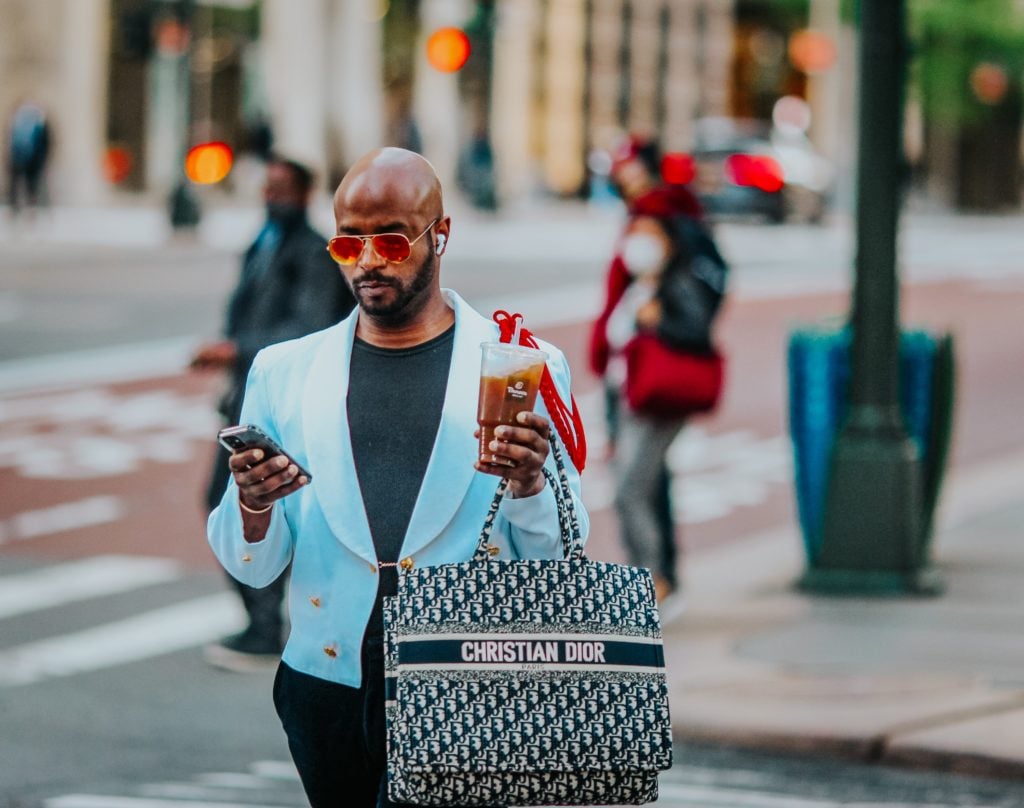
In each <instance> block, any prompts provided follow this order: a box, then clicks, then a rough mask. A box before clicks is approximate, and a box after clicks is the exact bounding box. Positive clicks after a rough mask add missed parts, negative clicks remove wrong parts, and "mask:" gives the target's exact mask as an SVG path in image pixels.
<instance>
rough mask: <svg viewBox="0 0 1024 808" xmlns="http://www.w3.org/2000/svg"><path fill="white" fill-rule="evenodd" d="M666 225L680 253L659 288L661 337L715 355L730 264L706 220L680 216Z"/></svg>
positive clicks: (670, 265)
mask: <svg viewBox="0 0 1024 808" xmlns="http://www.w3.org/2000/svg"><path fill="white" fill-rule="evenodd" d="M665 224H666V226H667V230H668V232H669V234H670V236H671V237H672V241H673V244H674V245H675V249H676V252H675V255H674V256H673V258H672V260H671V262H670V263H669V265H668V267H667V269H666V270H665V273H664V275H663V276H662V279H661V283H660V285H659V288H658V300H659V301H660V302H661V306H662V315H663V316H662V322H661V325H660V326H659V327H658V336H659V337H660V338H661V339H662V340H664V341H665V342H666V343H667V344H669V345H671V346H672V347H675V348H681V349H685V350H692V351H698V352H702V353H706V352H710V351H711V346H712V335H711V329H712V326H713V324H714V321H715V317H716V315H717V314H718V310H719V308H720V307H721V304H722V299H723V298H724V297H725V288H726V282H727V280H728V276H729V265H728V264H727V263H726V262H725V259H724V258H722V254H721V253H720V252H719V251H718V246H717V245H716V244H715V240H714V237H713V236H712V235H711V232H710V231H709V230H708V228H707V227H706V226H705V225H704V224H703V223H702V222H700V221H698V220H696V219H694V218H692V217H690V216H681V215H680V216H673V217H671V218H669V219H667V220H665Z"/></svg>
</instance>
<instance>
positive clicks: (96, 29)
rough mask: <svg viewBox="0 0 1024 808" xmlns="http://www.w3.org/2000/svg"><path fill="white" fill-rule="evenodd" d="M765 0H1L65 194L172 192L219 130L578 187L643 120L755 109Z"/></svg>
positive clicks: (683, 142) (669, 122) (3, 33)
mask: <svg viewBox="0 0 1024 808" xmlns="http://www.w3.org/2000/svg"><path fill="white" fill-rule="evenodd" d="M759 2H760V3H761V5H762V6H765V7H770V6H771V5H772V4H771V3H770V2H768V0H759ZM838 2H839V0H814V3H813V4H812V5H813V6H815V7H817V8H818V9H819V14H820V9H821V8H824V7H826V6H835V7H836V9H837V8H838ZM757 5H758V4H757V2H754V0H0V15H2V17H3V19H4V21H5V25H4V26H3V27H2V28H0V69H3V71H4V76H5V82H4V84H3V87H2V88H0V110H3V111H5V113H8V114H9V111H10V110H11V109H12V108H13V106H14V105H15V104H16V102H17V100H18V99H20V98H25V97H31V98H33V99H34V100H36V101H37V102H38V103H41V104H42V105H43V106H44V107H45V108H46V109H47V110H48V111H49V112H50V115H51V119H52V123H53V128H54V132H55V141H56V147H55V150H54V160H53V164H52V167H51V168H52V170H51V189H52V193H51V195H52V196H53V197H54V199H55V200H56V201H58V202H61V203H64V204H89V203H96V202H98V201H102V200H104V199H108V200H109V199H112V198H115V197H116V196H117V195H119V194H123V193H136V194H139V193H141V194H143V195H148V196H151V197H153V198H154V199H159V198H162V197H163V196H164V195H166V194H167V193H169V192H170V191H171V190H172V189H173V188H174V187H175V185H176V184H178V183H180V182H181V161H182V156H183V154H184V151H185V150H186V148H187V147H188V146H189V145H192V144H194V143H196V142H201V141H203V140H209V139H221V140H226V141H227V142H229V143H230V144H231V145H232V146H233V147H235V148H236V150H238V151H241V152H247V151H249V152H255V151H259V149H260V144H263V145H265V141H266V140H268V139H270V138H272V142H273V145H274V148H275V149H276V150H278V151H280V152H282V153H284V154H287V155H290V156H293V157H295V158H296V159H299V160H303V161H305V162H307V163H309V164H311V165H312V166H314V167H315V168H316V169H317V170H318V173H319V174H320V175H321V176H323V177H324V178H325V181H326V183H328V184H330V183H332V182H334V181H335V180H337V179H338V178H339V177H340V175H341V174H342V173H343V172H344V170H345V168H346V167H347V166H348V165H350V164H351V162H352V161H353V160H354V159H355V158H356V157H357V156H358V155H360V154H362V153H364V152H365V151H367V150H368V149H370V148H373V147H374V146H376V145H379V144H381V143H394V144H399V145H404V146H409V147H412V148H416V149H418V150H420V151H422V152H423V153H424V154H425V155H426V156H427V157H428V158H429V159H430V160H431V161H432V162H433V163H434V164H435V166H436V167H437V168H438V171H439V173H440V174H441V176H442V179H443V180H445V181H446V183H447V184H449V185H451V184H452V182H453V180H455V179H456V178H457V177H460V176H461V174H460V166H461V165H463V164H464V162H465V160H466V155H467V153H468V152H467V150H468V149H469V148H470V147H471V146H474V145H476V146H479V145H481V144H483V145H485V146H486V150H485V151H480V150H479V149H478V150H477V151H476V152H474V154H484V155H485V159H486V160H489V161H490V163H489V166H488V169H489V170H490V171H491V173H492V176H493V178H494V181H495V185H496V187H497V189H498V192H499V196H500V198H501V200H502V202H514V201H515V200H517V199H524V198H529V197H530V196H531V195H533V194H536V193H538V192H540V193H551V194H556V195H573V194H578V193H581V192H583V191H585V189H586V186H587V179H588V176H587V175H588V168H587V166H588V155H589V154H590V153H591V152H592V151H593V150H595V149H606V148H610V147H613V146H614V145H615V143H616V142H617V141H619V140H620V139H621V138H622V137H623V136H624V135H625V134H626V133H643V134H648V135H651V136H654V137H658V138H659V139H660V140H661V141H662V143H663V144H664V145H665V146H666V147H668V148H671V149H685V148H687V147H688V146H689V144H690V142H691V138H692V132H693V123H694V121H695V120H696V119H697V118H700V117H705V116H719V115H726V116H728V115H735V114H737V113H738V112H743V111H745V110H746V109H748V108H749V107H750V104H749V103H748V101H749V98H748V95H749V93H750V92H751V89H750V87H749V86H748V85H749V83H750V82H749V80H747V79H744V78H743V77H742V76H741V75H739V72H738V70H739V67H738V66H741V65H742V64H744V58H745V57H744V53H743V49H744V48H746V47H748V45H749V40H750V35H751V24H753V25H754V27H755V28H756V27H757V25H761V24H762V23H759V22H757V20H758V16H757V14H753V16H751V13H750V9H751V8H754V7H756V6H757ZM837 13H838V12H837V11H836V14H837ZM836 19H838V18H837V17H836ZM751 20H753V23H751ZM449 25H452V26H459V27H463V28H465V29H466V30H467V32H469V33H470V34H471V38H472V40H473V42H474V53H473V55H472V56H471V62H472V60H474V59H475V60H477V61H476V62H472V64H471V65H469V66H467V68H466V69H464V70H463V71H461V72H459V73H453V74H446V73H441V72H439V71H437V70H435V69H434V68H432V67H431V66H430V65H429V64H428V63H427V60H426V57H425V47H424V45H425V41H426V38H427V36H428V35H429V34H430V33H431V32H433V31H435V30H436V29H437V28H439V27H442V26H449ZM784 34H785V32H782V35H783V36H784ZM775 58H777V59H779V60H781V61H785V53H782V54H781V55H780V54H776V57H775ZM783 67H785V65H783ZM780 69H781V68H780ZM780 75H781V74H780ZM786 81H787V80H786V79H785V77H783V78H779V79H778V80H777V81H776V85H777V86H775V87H768V88H767V89H765V88H761V89H762V90H763V91H764V92H768V93H773V92H777V93H781V92H783V91H784V90H785V87H786ZM223 188H224V192H225V193H230V192H231V189H232V184H231V182H230V181H228V182H226V183H224V185H223Z"/></svg>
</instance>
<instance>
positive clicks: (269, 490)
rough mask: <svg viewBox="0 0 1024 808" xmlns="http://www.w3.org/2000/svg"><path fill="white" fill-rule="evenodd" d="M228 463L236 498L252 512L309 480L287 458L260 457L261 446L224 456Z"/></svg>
mask: <svg viewBox="0 0 1024 808" xmlns="http://www.w3.org/2000/svg"><path fill="white" fill-rule="evenodd" d="M228 466H229V467H230V468H231V472H232V474H233V475H234V478H235V485H237V486H238V498H239V500H240V501H241V503H242V504H243V505H245V506H246V507H247V508H251V509H252V510H254V511H258V510H262V509H263V508H266V507H267V506H269V505H273V504H274V503H275V502H277V500H279V499H281V498H283V497H286V496H288V495H289V494H291V493H293V492H295V491H298V490H299V489H300V488H302V486H304V485H305V484H306V483H308V482H309V480H308V478H307V477H306V476H305V475H302V476H299V469H298V467H297V466H296V465H295V464H294V463H292V461H291V460H290V459H289V458H288V457H286V456H285V455H276V456H275V457H272V458H270V459H269V460H264V459H263V450H262V449H247V450H246V451H244V452H236V453H235V454H233V455H231V457H230V458H229V459H228ZM243 513H245V511H243Z"/></svg>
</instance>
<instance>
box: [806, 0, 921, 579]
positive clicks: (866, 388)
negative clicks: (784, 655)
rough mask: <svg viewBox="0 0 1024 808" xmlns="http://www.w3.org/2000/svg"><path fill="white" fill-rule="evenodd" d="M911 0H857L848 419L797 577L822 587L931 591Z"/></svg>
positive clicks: (833, 455) (836, 448) (844, 424)
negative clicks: (916, 374) (911, 235)
mask: <svg viewBox="0 0 1024 808" xmlns="http://www.w3.org/2000/svg"><path fill="white" fill-rule="evenodd" d="M906 61H907V42H906V29H905V0H860V59H859V63H860V70H859V73H860V93H859V100H860V112H859V153H858V166H857V256H856V262H855V268H856V277H855V280H854V289H853V301H852V313H851V318H850V326H851V330H852V336H853V341H852V347H851V363H852V368H851V370H852V375H851V379H850V387H849V391H848V404H849V407H848V410H847V417H846V420H845V422H844V423H843V426H842V428H841V429H840V431H839V434H838V436H837V438H836V441H835V445H834V447H833V451H832V456H831V461H830V466H829V479H828V483H827V493H826V499H825V514H824V522H823V525H822V542H821V547H820V550H819V552H818V554H817V557H816V558H814V559H812V560H811V564H810V567H809V569H808V571H807V573H806V575H805V576H804V578H803V580H802V581H801V586H802V587H803V588H805V589H809V590H815V591H823V592H848V593H856V594H860V593H900V592H920V591H926V590H930V589H931V588H933V586H934V578H933V574H932V573H931V572H930V571H926V570H925V569H924V566H925V564H926V559H925V558H924V557H923V556H924V553H923V552H922V547H923V525H924V520H923V512H922V504H921V468H920V466H921V463H920V458H919V456H918V452H917V449H916V447H915V445H914V443H913V442H912V441H911V440H910V438H909V437H908V435H907V433H906V430H905V428H904V425H903V420H902V417H901V413H900V406H899V361H900V360H899V344H900V327H899V283H898V273H897V251H896V244H897V234H898V230H899V213H900V201H901V197H902V185H903V150H902V131H903V92H904V84H905V80H906Z"/></svg>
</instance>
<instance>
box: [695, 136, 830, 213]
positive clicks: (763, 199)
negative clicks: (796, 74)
mask: <svg viewBox="0 0 1024 808" xmlns="http://www.w3.org/2000/svg"><path fill="white" fill-rule="evenodd" d="M694 135H695V137H694V148H693V149H692V151H691V157H692V159H693V171H694V178H693V185H692V187H693V189H694V191H695V192H696V194H697V195H698V196H699V197H700V200H701V202H702V203H703V205H704V207H705V209H706V210H707V212H708V214H709V215H711V216H714V217H721V216H726V217H733V216H759V217H765V218H767V219H768V220H769V221H772V222H782V221H786V220H789V219H796V220H805V221H811V222H817V221H820V220H821V218H822V216H823V215H824V213H825V210H826V207H827V202H828V195H829V191H830V189H831V187H832V175H833V171H832V167H831V165H830V164H829V162H828V160H826V159H825V158H824V157H822V156H821V155H820V154H818V153H817V152H816V151H815V149H814V146H813V145H812V144H811V142H810V141H809V140H808V139H807V136H806V135H805V134H804V133H803V132H802V131H800V130H797V129H779V128H777V127H773V126H772V125H771V124H770V123H767V122H764V121H753V120H740V119H732V118H702V119H701V120H699V121H697V123H696V128H695V132H694Z"/></svg>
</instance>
